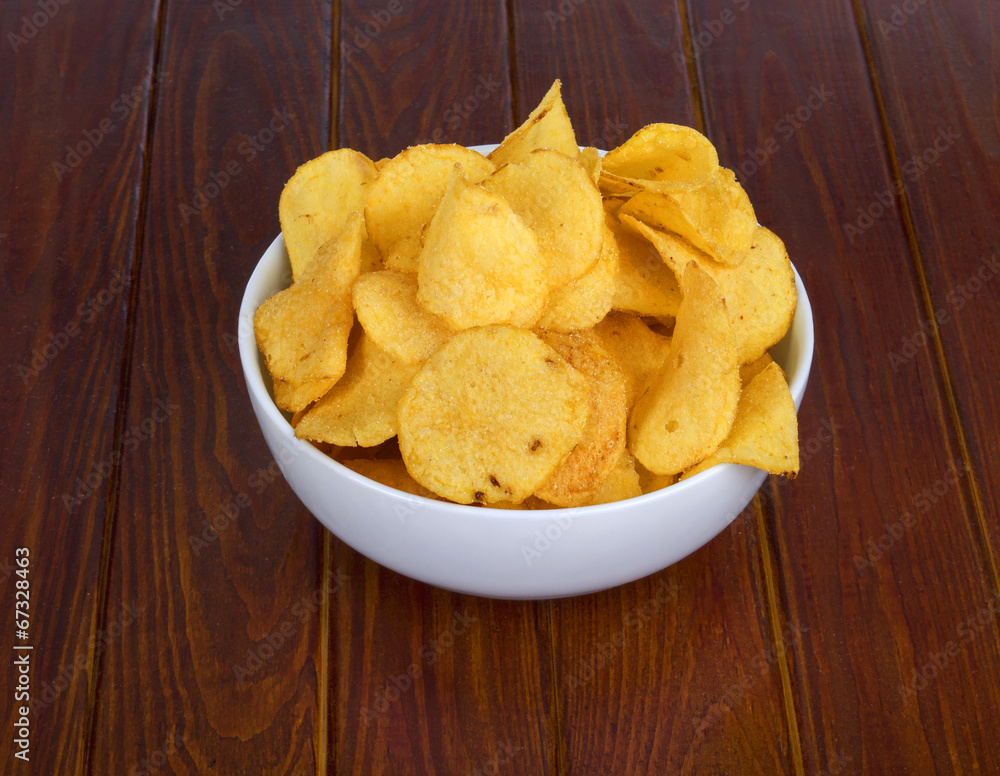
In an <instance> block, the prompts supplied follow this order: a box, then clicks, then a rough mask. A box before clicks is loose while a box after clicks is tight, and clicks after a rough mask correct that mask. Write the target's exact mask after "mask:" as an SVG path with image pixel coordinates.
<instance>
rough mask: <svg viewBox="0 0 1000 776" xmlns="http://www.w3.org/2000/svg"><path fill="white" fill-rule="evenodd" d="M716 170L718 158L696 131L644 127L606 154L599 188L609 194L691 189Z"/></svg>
mask: <svg viewBox="0 0 1000 776" xmlns="http://www.w3.org/2000/svg"><path fill="white" fill-rule="evenodd" d="M718 168H719V154H718V153H717V152H716V150H715V146H713V145H712V143H711V141H709V139H708V138H707V137H705V136H704V135H703V134H701V133H700V132H699V131H698V130H696V129H693V128H691V127H685V126H681V125H679V124H648V125H647V126H645V127H643V128H642V129H640V130H639V131H638V132H636V133H635V134H634V135H632V137H630V138H629V139H628V140H626V141H625V142H624V143H623V144H622V145H620V146H618V148H615V149H613V150H611V151H609V152H608V153H607V154H606V155H605V157H604V161H603V163H602V165H601V170H602V177H604V178H606V179H607V181H606V182H605V183H604V184H602V187H603V186H607V187H608V188H609V189H611V190H612V191H614V190H615V187H618V190H619V191H626V190H628V189H629V188H631V189H632V190H634V191H637V190H646V191H663V192H667V193H670V192H672V191H678V190H682V189H695V188H698V187H700V186H702V185H704V184H705V183H707V182H708V180H709V178H711V176H712V175H713V174H714V173H715V171H716V170H717V169H718Z"/></svg>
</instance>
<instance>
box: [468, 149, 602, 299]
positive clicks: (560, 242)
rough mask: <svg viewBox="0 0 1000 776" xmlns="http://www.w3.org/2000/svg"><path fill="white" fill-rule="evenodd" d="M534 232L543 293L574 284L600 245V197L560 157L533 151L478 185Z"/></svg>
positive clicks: (583, 175)
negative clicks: (545, 287) (542, 272)
mask: <svg viewBox="0 0 1000 776" xmlns="http://www.w3.org/2000/svg"><path fill="white" fill-rule="evenodd" d="M483 186H484V187H485V188H486V190H487V191H491V192H493V193H494V194H499V195H500V196H501V197H503V198H504V199H505V200H506V201H507V203H508V204H509V205H510V206H511V208H512V209H513V211H514V212H515V213H517V215H518V216H520V218H521V220H523V221H524V223H526V224H527V225H528V226H529V227H530V228H531V230H532V232H534V234H535V237H536V239H537V240H538V245H539V247H540V248H541V250H542V255H543V257H544V261H545V263H546V266H547V272H548V280H549V288H557V287H559V286H561V285H564V284H566V283H569V282H570V281H572V280H576V279H577V278H579V277H581V276H582V275H583V274H584V273H586V272H587V270H589V269H590V268H591V267H593V266H594V264H595V263H596V262H597V258H598V256H600V254H601V244H602V240H603V227H604V209H603V208H602V206H601V193H600V192H599V191H598V190H597V187H596V186H595V185H594V182H593V180H591V179H590V177H589V176H588V175H587V173H586V171H585V170H584V169H583V168H582V167H581V166H580V165H579V164H577V163H576V162H575V161H574V160H573V159H570V158H569V157H568V156H566V155H565V154H562V153H559V152H558V151H550V150H548V149H540V150H538V151H533V152H532V153H531V154H529V155H528V157H527V158H526V159H525V160H524V161H523V162H520V163H518V164H507V165H504V166H503V167H501V168H500V169H498V170H497V171H496V172H495V173H493V175H491V176H490V177H489V178H487V179H486V181H484V183H483Z"/></svg>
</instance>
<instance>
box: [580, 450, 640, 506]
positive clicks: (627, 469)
mask: <svg viewBox="0 0 1000 776" xmlns="http://www.w3.org/2000/svg"><path fill="white" fill-rule="evenodd" d="M635 463H636V461H635V456H634V455H632V453H630V452H629V451H628V448H625V449H623V450H622V452H621V455H619V456H618V463H616V464H615V466H614V467H613V468H612V469H611V471H610V472H609V473H608V476H607V477H605V478H604V482H602V483H601V484H600V486H599V487H598V488H597V490H596V491H595V492H594V495H592V496H591V497H590V499H589V500H588V501H587V506H589V505H591V504H610V503H611V502H612V501H622V500H624V499H627V498H635V497H636V496H641V495H642V486H641V485H640V482H639V473H638V472H637V471H636V468H635Z"/></svg>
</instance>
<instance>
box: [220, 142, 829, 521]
mask: <svg viewBox="0 0 1000 776" xmlns="http://www.w3.org/2000/svg"><path fill="white" fill-rule="evenodd" d="M469 148H470V149H472V150H476V151H480V152H482V153H488V152H489V151H491V150H493V149H494V148H496V145H495V144H490V145H479V146H469ZM600 153H601V155H602V156H603V155H604V153H605V152H603V151H601V152H600ZM279 257H280V258H279ZM282 260H283V264H284V267H283V272H282V279H284V278H285V277H290V274H291V267H290V264H289V262H288V254H287V251H286V250H285V240H284V235H283V234H282V233H280V232H279V233H278V236H277V237H275V238H274V240H273V241H272V242H271V243H270V245H269V246H268V247H267V249H266V250H265V251H264V253H263V255H262V256H261V257H260V258H259V259H258V260H257V263H256V265H255V266H254V270H253V272H252V273H251V275H250V278H249V279H248V281H247V284H246V288H245V289H244V292H243V298H242V300H241V303H240V310H239V320H238V321H237V339H238V346H239V353H240V362H241V365H242V367H243V374H244V378H245V380H246V385H247V390H248V391H249V392H250V393H252V394H253V395H254V396H253V397H252V398H256V400H257V404H258V405H259V406H260V407H261V408H262V409H263V411H264V413H265V414H266V415H267V416H268V418H269V419H270V420H271V421H272V423H273V425H274V427H275V428H276V429H279V430H280V433H281V436H282V442H283V443H284V445H285V446H286V447H291V448H292V449H293V451H294V457H296V458H297V457H298V456H299V455H306V456H310V457H312V458H313V460H314V461H317V462H320V465H321V466H327V467H330V470H331V472H336V473H337V474H338V475H339V476H346V477H347V478H348V479H349V480H351V481H352V482H354V483H356V484H359V485H362V486H363V487H366V488H368V489H371V490H373V491H375V492H376V493H380V494H382V495H385V496H390V497H394V498H403V499H405V500H406V501H407V502H409V503H411V504H412V503H413V502H416V503H417V504H420V505H424V504H426V505H434V507H435V508H441V509H445V510H450V511H454V514H456V515H458V514H464V515H466V516H468V517H472V518H477V519H489V520H493V519H497V518H500V519H504V520H510V521H516V520H518V519H528V518H529V516H530V518H531V519H535V518H537V517H538V515H539V514H544V515H549V514H551V515H553V516H556V517H560V516H561V517H567V516H570V515H572V516H574V517H586V516H596V515H598V514H601V513H606V512H609V511H616V510H618V509H622V508H627V507H628V505H633V504H638V503H640V502H641V503H644V504H649V503H651V502H653V501H657V500H662V501H667V500H669V499H670V498H672V497H674V496H677V495H679V494H681V493H683V492H684V491H686V490H688V489H691V488H702V487H706V486H708V483H710V482H711V481H712V480H713V479H717V478H722V477H725V476H726V472H728V471H730V470H732V469H733V468H735V467H741V466H746V465H745V464H733V463H723V464H716V465H715V466H712V467H711V468H709V469H706V470H705V471H703V472H699V473H698V474H696V475H694V476H692V477H690V478H688V479H685V480H681V481H680V482H675V483H674V484H672V485H670V486H668V487H666V488H661V489H659V490H655V491H651V492H650V493H643V494H641V495H639V496H633V497H632V498H628V499H622V500H620V501H613V502H608V503H605V504H592V505H587V506H577V507H558V506H552V507H550V508H548V509H544V510H522V509H496V508H493V507H489V506H487V505H472V504H456V503H454V502H452V501H446V500H439V499H432V498H429V497H426V496H418V495H416V494H412V493H407V492H406V491H402V490H398V489H396V488H392V487H390V486H388V485H383V484H382V483H380V482H377V481H376V480H372V479H370V478H368V477H365V476H364V475H362V474H359V473H357V472H355V471H354V470H352V469H350V468H349V467H347V466H344V464H342V463H340V462H339V461H336V460H334V459H333V458H331V457H330V456H328V455H326V454H325V453H323V452H322V451H320V450H318V449H317V448H316V447H314V446H313V445H312V444H311V443H310V442H308V441H306V440H304V439H299V438H298V437H296V436H295V429H294V428H292V425H291V423H290V422H289V420H288V417H287V416H286V413H284V412H282V411H281V410H279V409H278V406H277V405H276V404H275V403H274V396H273V395H272V393H271V391H269V390H268V388H267V385H266V383H265V380H264V376H263V374H264V369H265V368H266V367H265V365H264V363H263V356H262V354H261V353H260V350H259V349H258V347H257V340H256V337H255V335H254V329H253V317H254V313H256V311H257V307H259V306H260V305H261V304H263V302H264V301H265V300H266V299H267V298H268V296H269V295H268V296H263V297H262V296H261V293H260V289H259V286H261V285H262V284H263V283H264V276H265V275H271V274H273V272H274V270H275V267H273V266H272V264H273V263H274V262H277V261H282ZM789 263H790V264H791V266H792V273H793V274H794V277H795V290H796V307H795V312H794V315H793V318H792V322H791V324H790V325H789V328H788V331H787V332H786V334H785V336H784V337H783V338H782V339H781V340H780V341H779V342H778V343H776V344H775V345H773V346H772V348H769V351H770V350H771V349H773V348H777V347H780V346H781V345H782V344H783V343H785V342H786V340H788V338H789V337H791V336H792V332H793V329H795V327H796V324H798V325H799V327H800V328H799V329H795V335H796V337H797V338H798V339H799V343H798V347H797V348H796V350H795V352H794V353H792V354H789V355H790V356H792V357H794V358H795V359H796V362H797V366H798V368H797V369H796V370H795V371H794V372H790V371H789V370H786V368H785V365H784V364H781V363H780V362H779V366H781V368H782V370H783V371H785V373H786V379H787V380H788V388H789V391H790V393H791V395H792V400H793V402H794V404H795V411H796V415H798V411H799V407H800V406H801V404H802V399H803V397H804V395H805V389H806V385H807V383H808V380H809V373H810V372H811V370H812V361H813V355H814V349H815V332H814V321H813V314H812V305H811V303H810V301H809V295H808V294H807V292H806V289H805V284H804V283H803V281H802V277H801V276H800V275H799V272H798V269H797V268H796V267H795V265H794V263H792V262H789ZM286 287H287V284H286ZM775 360H776V361H777V359H775ZM278 463H279V466H281V462H280V461H279V462H278ZM748 468H754V467H748ZM759 471H763V470H759ZM765 474H766V473H765ZM671 494H674V496H671ZM735 517H736V516H735V515H733V518H735Z"/></svg>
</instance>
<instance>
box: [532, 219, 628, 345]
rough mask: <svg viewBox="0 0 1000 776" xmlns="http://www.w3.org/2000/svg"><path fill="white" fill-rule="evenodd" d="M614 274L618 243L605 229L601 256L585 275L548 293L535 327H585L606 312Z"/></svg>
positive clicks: (598, 319) (610, 298)
mask: <svg viewBox="0 0 1000 776" xmlns="http://www.w3.org/2000/svg"><path fill="white" fill-rule="evenodd" d="M617 275H618V245H617V243H616V242H615V240H614V237H613V236H612V235H611V233H610V230H605V233H604V239H603V241H602V248H601V255H600V257H598V259H597V263H595V264H594V266H593V267H591V268H590V269H589V270H588V271H587V273H586V274H584V275H583V276H582V277H579V278H577V279H576V280H571V281H570V282H569V283H566V284H565V285H563V286H559V288H556V289H553V290H552V291H550V292H549V298H548V301H547V302H546V304H545V309H544V310H543V311H542V317H541V318H539V319H538V324H537V327H538V328H539V329H547V330H548V331H576V330H578V329H589V328H591V327H593V326H594V325H595V324H596V323H597V322H598V321H600V320H601V319H602V318H604V316H605V315H607V314H608V310H610V309H611V301H612V299H613V298H614V294H615V277H616V276H617Z"/></svg>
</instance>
